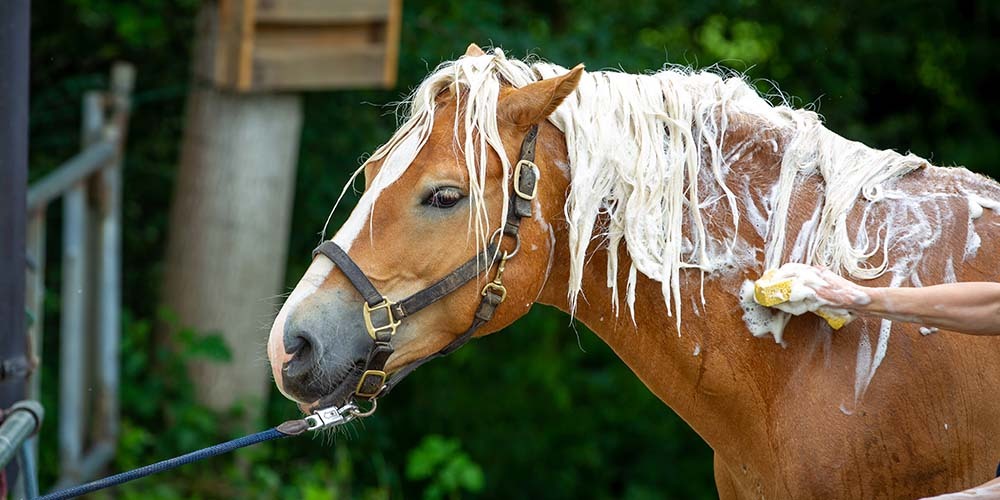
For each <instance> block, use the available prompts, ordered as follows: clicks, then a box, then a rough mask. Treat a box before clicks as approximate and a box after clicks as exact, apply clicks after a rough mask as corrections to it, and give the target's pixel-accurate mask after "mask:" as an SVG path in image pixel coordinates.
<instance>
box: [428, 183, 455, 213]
mask: <svg viewBox="0 0 1000 500" xmlns="http://www.w3.org/2000/svg"><path fill="white" fill-rule="evenodd" d="M464 197H465V195H464V194H462V192H461V191H459V190H458V188H453V187H443V188H438V189H436V190H434V192H433V193H431V195H430V196H428V197H427V199H426V200H424V205H427V206H431V207H434V208H451V207H453V206H455V205H456V204H458V202H460V201H462V198H464Z"/></svg>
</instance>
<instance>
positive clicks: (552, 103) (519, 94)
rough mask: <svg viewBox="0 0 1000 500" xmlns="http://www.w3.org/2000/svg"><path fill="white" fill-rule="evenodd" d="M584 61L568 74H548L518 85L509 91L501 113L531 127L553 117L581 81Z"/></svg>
mask: <svg viewBox="0 0 1000 500" xmlns="http://www.w3.org/2000/svg"><path fill="white" fill-rule="evenodd" d="M582 75H583V65H582V64H577V65H576V67H574V68H573V69H571V70H569V73H566V74H565V75H561V76H556V77H553V78H546V79H545V80H540V81H537V82H535V83H532V84H529V85H525V86H524V87H521V88H519V89H515V90H513V91H511V92H509V93H508V94H507V95H505V96H504V97H503V98H502V99H501V101H500V103H499V106H498V110H497V111H498V114H499V115H500V116H502V117H503V118H504V119H506V120H507V121H509V122H512V123H514V124H515V125H517V126H519V127H530V126H532V125H534V124H536V123H539V122H541V121H542V120H544V119H546V118H548V117H549V115H551V114H552V112H553V111H555V110H556V108H558V107H559V105H560V104H562V102H563V99H566V96H568V95H570V94H571V93H572V92H573V91H574V90H576V86H577V85H578V84H579V83H580V76H582Z"/></svg>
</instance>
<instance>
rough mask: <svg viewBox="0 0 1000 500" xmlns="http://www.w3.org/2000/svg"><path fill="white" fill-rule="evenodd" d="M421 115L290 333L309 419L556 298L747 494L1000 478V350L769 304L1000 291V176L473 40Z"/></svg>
mask: <svg viewBox="0 0 1000 500" xmlns="http://www.w3.org/2000/svg"><path fill="white" fill-rule="evenodd" d="M409 104H410V108H409V113H408V115H407V119H406V121H405V122H404V123H403V125H402V126H401V127H400V128H399V130H397V132H396V133H395V134H394V135H393V137H392V138H390V139H389V141H388V142H387V143H386V144H385V145H384V146H382V147H381V148H380V149H379V150H377V151H376V152H375V153H374V154H373V155H372V157H371V158H370V159H369V160H368V161H367V162H366V163H365V165H364V166H363V167H362V169H361V170H359V172H358V174H359V175H360V174H361V173H363V174H364V177H365V186H366V189H365V192H364V194H363V195H362V197H361V199H360V201H359V203H358V205H357V206H356V207H355V208H354V211H353V212H352V213H351V215H350V218H349V219H348V220H347V222H346V223H345V224H344V225H343V226H342V227H341V228H340V229H339V230H338V231H337V233H336V235H335V236H334V237H333V238H332V240H331V242H330V244H329V245H327V247H326V250H327V251H321V252H319V253H318V254H317V255H316V256H315V257H314V259H313V262H312V265H311V266H310V267H309V269H308V270H307V271H306V273H305V275H304V276H303V277H302V279H301V281H300V282H299V284H298V285H297V286H296V287H295V289H294V291H293V292H292V294H291V295H290V296H289V298H288V300H287V301H286V303H285V304H284V306H283V307H282V308H281V311H280V312H279V314H278V316H277V318H276V320H275V322H274V326H273V327H272V330H271V334H270V339H269V342H268V356H269V359H270V362H271V366H272V371H273V373H274V378H275V381H276V383H277V385H278V388H279V389H280V390H281V391H282V392H283V393H284V394H285V395H286V396H287V397H289V398H290V399H292V400H294V401H296V402H297V403H298V404H299V405H300V407H301V408H302V409H303V410H304V411H311V410H314V409H316V408H317V407H319V406H324V407H325V406H329V405H339V404H344V403H346V402H348V401H349V400H351V399H352V398H359V397H364V398H377V397H380V396H382V395H383V390H384V389H383V387H384V386H390V385H392V384H393V383H394V382H395V381H398V379H399V377H401V376H403V375H405V374H406V373H408V372H409V370H410V369H412V368H413V367H415V366H417V365H418V364H419V363H421V362H423V361H425V360H427V359H429V358H431V357H433V356H435V355H437V354H439V353H441V352H443V351H444V352H447V351H449V350H451V349H453V348H454V347H456V346H457V345H459V344H460V343H461V342H462V341H464V339H465V337H467V336H468V335H475V336H480V335H485V334H488V333H492V332H495V331H498V330H500V329H502V328H503V327H505V326H507V325H509V324H510V323H512V322H513V321H514V320H515V319H517V318H518V317H520V316H521V315H523V314H524V313H525V312H526V311H527V310H528V309H529V308H530V307H531V305H532V304H533V303H536V302H539V303H544V304H550V305H554V306H556V307H558V308H560V309H562V310H563V311H566V312H568V313H571V314H573V315H575V317H577V318H579V319H580V320H581V321H583V322H584V323H585V324H586V325H587V326H588V327H590V328H591V329H592V330H593V331H594V332H595V333H596V334H597V335H598V336H600V337H601V338H602V339H603V340H604V341H605V342H607V343H608V344H609V345H610V346H611V347H612V348H613V349H614V350H615V352H616V353H617V354H618V355H619V356H620V357H621V359H622V360H623V361H625V363H626V364H627V365H628V366H629V367H630V368H631V369H632V370H633V371H634V372H635V373H636V375H637V376H638V377H639V378H640V379H641V380H642V382H643V383H645V384H646V386H647V387H649V389H650V390H651V391H652V392H653V393H655V394H656V395H657V396H658V397H659V398H660V399H661V400H663V401H664V402H665V403H666V404H668V405H669V406H670V407H671V408H673V409H674V410H675V411H676V412H677V413H678V414H679V415H681V417H683V418H684V419H685V420H686V421H687V422H688V423H689V424H690V425H691V426H692V428H694V430H695V431H696V432H698V434H699V435H701V436H702V438H704V439H705V440H706V442H708V444H709V445H710V446H711V447H712V448H713V450H714V452H715V477H716V483H717V486H718V488H719V493H720V496H721V497H723V498H744V497H769V498H774V497H777V498H806V497H853V498H904V497H917V496H921V495H929V494H937V493H942V492H947V491H955V490H959V489H963V488H967V487H969V486H972V485H975V484H979V483H982V482H984V481H987V480H989V479H990V478H992V477H993V465H994V462H995V460H996V459H997V457H1000V439H997V438H996V436H998V435H1000V401H998V400H997V398H989V397H983V395H985V394H990V393H991V391H992V389H993V388H994V387H995V386H996V383H997V382H998V381H1000V362H998V361H997V360H998V359H1000V339H997V338H982V337H975V338H974V337H964V336H958V335H953V334H949V333H947V332H942V333H938V334H935V335H928V336H924V335H921V334H920V333H919V331H918V327H917V326H912V325H906V324H893V323H892V322H889V321H881V320H873V319H865V318H862V319H859V320H857V321H854V322H853V323H851V324H849V325H848V326H847V327H845V328H844V329H842V330H839V331H837V332H835V333H834V332H833V331H831V330H830V328H829V327H828V326H826V325H825V323H823V322H822V320H819V319H818V318H805V317H795V318H790V317H788V316H787V315H784V314H783V313H780V312H773V311H770V310H767V309H764V308H761V307H759V306H757V305H756V304H755V303H753V301H752V299H748V296H747V293H746V290H747V284H748V283H750V284H751V287H750V288H751V289H752V280H754V279H756V278H757V277H759V276H760V275H761V273H762V272H763V271H764V270H765V269H766V268H770V267H774V266H776V265H779V264H781V263H783V262H804V263H810V264H823V265H826V266H827V267H829V268H831V269H835V270H840V271H841V272H843V273H845V274H848V275H851V276H853V277H855V278H858V279H865V280H870V283H871V284H875V285H880V286H921V285H922V284H932V283H943V282H951V281H971V280H995V279H996V278H997V272H996V269H997V266H998V265H1000V214H997V213H996V212H995V211H994V209H993V208H992V207H995V206H997V203H996V200H1000V185H998V184H997V183H996V182H994V181H991V180H989V179H987V178H985V177H982V176H978V175H976V174H972V173H970V172H968V171H967V170H964V169H959V168H947V169H946V168H938V167H934V166H931V165H929V164H928V163H927V162H926V161H925V160H923V159H921V158H919V157H916V156H914V155H900V154H897V153H895V152H893V151H879V150H874V149H871V148H868V147H867V146H864V145H863V144H860V143H857V142H852V141H849V140H846V139H844V138H842V137H840V136H838V135H836V134H834V133H833V132H830V131H829V130H828V129H826V128H825V127H824V126H823V125H822V123H821V121H820V120H819V118H818V117H817V116H816V115H815V114H814V113H811V112H808V111H804V110H796V109H792V108H790V107H789V106H787V105H784V104H781V103H779V104H772V103H770V102H768V101H766V100H765V99H763V98H761V97H760V95H759V94H758V93H757V92H756V91H755V90H754V89H753V88H752V87H750V86H749V85H747V84H746V82H745V81H743V79H742V78H740V77H738V76H729V77H726V76H723V75H719V74H716V73H711V72H697V71H689V70H681V69H669V70H664V71H661V72H659V73H655V74H646V75H629V74H622V73H615V72H586V71H584V69H583V68H582V67H579V66H578V67H576V68H573V69H571V70H567V69H565V68H562V67H560V66H557V65H554V64H548V63H542V62H535V63H533V64H528V63H526V62H523V61H519V60H516V59H512V58H507V57H506V56H505V55H504V54H503V52H502V51H500V50H499V49H494V50H492V51H490V52H489V53H486V52H484V51H482V50H481V49H479V48H478V47H476V46H475V45H472V46H470V47H469V50H468V52H467V53H466V54H465V56H463V57H461V58H459V59H458V60H456V61H451V62H448V63H444V64H442V65H441V66H439V67H438V68H437V69H436V70H435V71H434V72H433V73H431V74H430V75H429V76H428V77H427V78H426V79H425V80H424V82H423V83H421V85H420V86H419V87H418V88H417V89H416V91H415V92H414V94H413V95H412V96H411V98H410V102H409ZM535 134H537V136H536V135H535ZM529 143H530V146H531V147H532V156H531V159H530V160H529V159H526V157H525V152H524V150H523V149H524V147H525V145H526V144H529ZM526 171H527V172H531V175H528V176H526V175H525V174H524V172H526ZM527 178H533V179H534V181H532V182H531V183H530V189H529V187H526V186H529V184H525V183H526V182H527V181H526V180H525V179H527ZM525 189H528V190H529V191H531V192H524V191H525ZM325 245H326V244H325ZM333 247H336V248H337V249H340V250H337V252H342V254H343V255H340V254H339V253H336V254H335V253H330V252H332V251H333V250H331V249H332V248H333ZM323 248H324V247H321V250H322V249H323ZM334 260H337V262H338V263H337V265H335V264H334ZM462 269H464V270H465V271H464V273H461V278H462V279H461V280H460V279H457V278H454V276H456V275H457V273H459V271H460V270H462ZM366 283H367V284H366ZM441 283H444V285H441ZM491 283H492V284H493V286H492V287H491V286H490V284H491ZM428 289H431V290H437V291H440V292H442V293H435V294H433V295H434V296H433V300H423V301H419V302H421V304H420V305H421V307H420V310H419V312H415V313H411V312H410V311H407V310H405V308H404V307H402V306H401V305H400V304H406V305H412V304H414V301H412V300H410V301H407V300H403V299H406V298H408V297H413V296H414V294H418V296H419V293H418V292H422V291H424V290H428ZM501 291H502V293H501ZM581 294H582V295H583V296H585V297H586V300H585V302H581V301H579V300H578V297H580V296H581ZM484 311H485V312H484ZM470 324H471V325H473V327H474V328H470ZM740 332H744V333H742V334H741V333H740ZM755 337H760V338H755ZM769 339H771V340H769ZM772 340H773V341H772Z"/></svg>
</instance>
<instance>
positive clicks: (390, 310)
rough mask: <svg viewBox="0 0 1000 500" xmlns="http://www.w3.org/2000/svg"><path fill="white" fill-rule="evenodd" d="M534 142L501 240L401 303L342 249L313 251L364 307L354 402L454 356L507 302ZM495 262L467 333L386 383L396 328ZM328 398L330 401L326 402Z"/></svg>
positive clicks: (526, 213)
mask: <svg viewBox="0 0 1000 500" xmlns="http://www.w3.org/2000/svg"><path fill="white" fill-rule="evenodd" d="M537 138H538V125H535V126H533V127H531V129H530V130H528V134H527V135H526V136H525V138H524V141H523V142H521V151H520V157H519V158H518V162H517V166H516V167H515V168H514V174H513V188H514V189H513V190H514V193H513V194H512V195H511V196H510V206H509V207H508V210H507V219H506V221H505V224H504V225H503V227H502V230H503V232H502V234H501V233H500V231H501V230H500V229H498V230H497V231H496V232H495V233H493V235H492V236H491V237H490V241H489V245H488V246H487V247H486V249H485V250H483V251H482V252H480V253H479V254H477V255H475V256H473V257H472V258H471V259H469V260H468V261H467V262H466V263H465V264H462V265H461V266H459V267H458V268H457V269H455V270H454V271H452V272H451V273H449V274H448V275H447V276H445V277H443V278H441V279H440V280H438V281H437V282H436V283H434V284H433V285H430V286H428V287H427V288H424V289H423V290H421V291H419V292H417V293H415V294H413V295H411V296H409V297H407V298H405V299H403V300H400V301H398V302H393V301H391V300H389V299H388V298H386V297H385V296H384V295H382V294H381V293H380V292H379V291H378V289H376V288H375V285H373V284H372V282H371V280H369V279H368V277H367V276H365V273H364V271H362V270H361V268H359V267H358V265H357V264H356V263H355V262H354V260H353V259H351V257H350V256H349V255H347V252H345V251H344V249H342V248H340V246H338V245H337V244H336V243H334V242H333V241H332V240H328V241H324V242H323V243H322V244H321V245H320V246H319V247H317V248H316V249H315V250H313V257H314V258H315V257H316V255H319V254H322V255H324V256H326V257H327V258H328V259H330V260H331V261H333V263H334V264H336V265H337V267H338V268H339V269H340V271H341V272H342V273H344V276H345V277H346V278H347V279H348V281H350V282H351V284H352V285H353V286H354V289H355V290H357V291H358V293H360V294H361V296H362V297H363V298H364V300H365V302H364V304H363V306H362V314H363V315H364V320H365V328H366V329H367V330H368V336H369V337H371V339H372V341H373V342H372V347H371V350H370V351H369V353H368V359H367V361H366V363H365V366H364V373H362V375H361V380H359V381H358V385H357V387H356V388H355V389H354V393H353V396H355V397H358V398H362V399H367V400H375V399H376V398H378V397H379V396H382V395H384V394H387V393H388V392H389V391H390V390H391V389H392V388H393V387H394V386H395V385H396V384H397V383H399V381H400V380H402V379H403V378H404V377H406V376H407V375H409V374H410V372H412V371H413V370H415V369H416V368H417V367H419V366H420V365H422V364H424V363H426V362H428V361H430V360H432V359H434V358H438V357H441V356H445V355H447V354H450V353H451V352H453V351H455V350H456V349H458V348H459V347H461V346H462V345H464V344H465V343H466V342H468V341H469V339H471V338H472V335H473V333H475V332H476V330H478V329H479V327H481V326H483V325H484V324H486V323H487V322H488V321H490V320H491V319H492V318H493V314H494V313H495V312H496V308H497V306H499V305H500V304H501V303H502V302H503V301H504V299H505V298H506V297H507V289H506V288H505V287H504V285H503V272H504V265H505V264H506V263H507V260H508V259H510V258H511V257H513V256H514V255H516V254H517V252H518V249H519V248H520V236H519V233H518V232H519V230H520V227H521V219H522V218H523V217H530V216H531V203H532V200H534V199H535V195H536V194H537V188H538V176H539V170H538V166H537V165H535V163H534V160H535V142H536V140H537ZM504 236H509V237H511V238H513V239H514V241H515V245H516V246H515V248H514V250H513V251H511V252H510V253H508V252H506V251H503V252H502V255H500V253H501V251H500V245H501V243H502V240H503V237H504ZM497 261H499V265H498V266H497V272H496V275H495V277H494V278H493V280H492V281H490V282H489V283H487V284H486V286H484V287H483V289H482V292H481V293H480V295H481V297H482V298H481V299H480V301H479V307H478V308H477V309H476V313H475V315H474V317H473V319H472V324H471V325H470V326H469V328H468V329H467V330H466V331H465V333H463V334H462V335H460V336H459V337H457V338H456V339H455V340H452V341H451V343H449V344H448V345H446V346H445V347H444V348H443V349H441V350H440V351H438V352H436V353H434V354H432V355H430V356H427V357H425V358H422V359H420V360H417V361H415V362H413V363H411V364H410V365H408V366H406V367H405V368H403V369H402V370H400V371H399V372H397V373H394V374H393V376H392V379H389V377H388V374H387V373H386V372H385V364H386V362H387V361H388V360H389V356H390V355H392V353H393V347H392V337H393V336H394V335H395V334H396V328H397V327H398V326H399V324H400V322H401V321H402V320H403V319H404V318H406V317H408V316H411V315H413V314H415V313H416V312H417V311H420V310H421V309H423V308H425V307H427V306H429V305H431V304H433V303H435V302H437V301H438V300H440V299H442V298H444V297H446V296H447V295H449V294H451V293H452V292H454V291H455V290H458V289H459V288H461V287H462V285H465V284H466V283H468V282H469V281H472V280H473V279H475V278H476V277H478V276H479V275H480V274H482V273H489V271H490V269H491V268H492V267H493V264H495V263H496V262H497ZM328 397H329V396H328ZM325 399H327V398H324V400H321V401H320V406H321V407H322V406H324V405H325V404H326V403H333V404H339V403H340V402H339V401H325Z"/></svg>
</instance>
